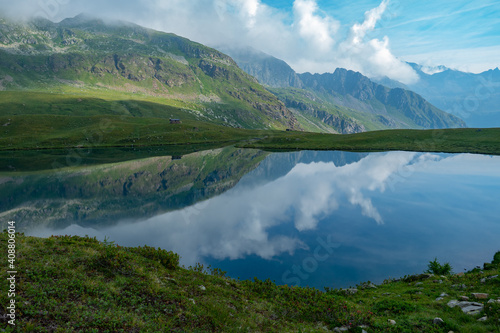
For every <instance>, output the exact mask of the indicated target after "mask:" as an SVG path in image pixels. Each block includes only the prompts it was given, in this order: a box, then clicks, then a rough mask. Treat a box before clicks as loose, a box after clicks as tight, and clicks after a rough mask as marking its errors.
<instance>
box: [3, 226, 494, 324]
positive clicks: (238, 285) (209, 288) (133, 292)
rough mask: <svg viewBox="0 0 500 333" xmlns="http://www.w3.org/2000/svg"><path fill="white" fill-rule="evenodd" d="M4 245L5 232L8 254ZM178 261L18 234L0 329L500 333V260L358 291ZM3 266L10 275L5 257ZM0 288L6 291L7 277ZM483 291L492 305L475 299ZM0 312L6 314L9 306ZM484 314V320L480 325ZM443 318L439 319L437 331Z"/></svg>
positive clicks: (151, 252)
mask: <svg viewBox="0 0 500 333" xmlns="http://www.w3.org/2000/svg"><path fill="white" fill-rule="evenodd" d="M7 240H8V234H7V233H6V232H3V233H1V234H0V244H1V248H2V250H3V251H4V252H6V251H7V246H6V245H7ZM178 260H179V257H178V256H177V255H176V254H174V253H172V252H167V251H165V250H160V249H154V248H150V247H147V246H144V247H137V248H124V247H120V246H116V245H114V244H111V243H109V242H105V243H101V242H99V241H97V240H96V239H91V238H80V237H70V236H58V237H50V238H48V239H40V238H34V237H26V236H24V235H21V234H16V261H15V267H16V269H17V271H18V273H17V275H16V286H15V289H16V297H15V301H16V303H15V304H16V318H15V319H16V322H15V323H16V327H15V329H14V328H13V327H12V326H10V325H8V324H7V322H6V321H5V320H3V321H2V323H0V325H1V326H0V327H2V328H3V329H5V331H6V332H14V331H15V332H139V331H140V332H166V331H198V332H234V331H241V330H243V331H253V332H331V331H332V330H334V329H336V328H342V330H344V331H346V330H348V329H349V332H362V329H364V330H365V331H366V332H449V331H454V332H498V330H499V327H500V323H499V320H500V303H498V302H496V300H497V299H498V298H499V297H500V279H499V278H498V274H499V273H500V266H499V264H500V253H497V254H496V255H495V258H494V261H493V263H492V264H489V265H485V268H487V270H484V271H481V272H480V271H479V269H476V270H474V271H471V272H467V273H466V274H465V275H463V276H457V275H450V276H435V275H420V276H407V277H405V278H403V279H400V280H386V281H385V283H384V284H382V285H379V286H374V285H371V284H370V283H363V284H360V285H359V286H357V290H356V291H355V290H348V291H346V290H325V291H319V290H316V289H311V288H299V287H293V288H291V287H288V286H277V285H275V284H274V283H273V282H272V281H269V280H266V281H260V280H255V281H238V280H234V279H230V278H227V277H225V272H222V271H220V270H218V269H212V268H208V270H207V269H203V266H201V265H197V266H195V267H190V268H184V267H179V266H178ZM1 267H2V269H3V271H7V261H6V260H4V261H2V264H1ZM482 279H484V280H482ZM482 281H483V282H482ZM0 289H1V290H8V289H9V288H8V281H7V279H2V280H1V282H0ZM476 292H481V293H487V294H488V295H487V298H485V299H475V298H474V297H473V293H476ZM443 293H445V294H446V296H442V299H440V300H439V299H437V298H438V297H439V296H440V295H442V294H443ZM461 296H466V297H469V298H470V299H471V300H473V301H475V302H479V303H481V304H483V305H484V309H483V310H482V311H481V312H480V313H479V314H477V315H468V314H464V313H463V312H462V311H461V309H460V308H458V307H455V308H450V307H449V306H447V303H448V302H449V301H450V300H453V299H459V298H460V297H461ZM490 299H491V300H493V301H489V300H490ZM8 301H9V299H8V296H7V293H6V292H2V293H0V302H1V304H8ZM1 311H2V315H5V312H4V311H5V309H4V307H2V309H1ZM483 316H487V319H486V320H485V321H478V319H479V318H481V317H483ZM437 317H439V318H441V319H442V322H441V323H436V324H435V323H434V319H435V318H437ZM391 320H392V321H393V322H390V321H391ZM360 326H361V327H363V328H361V327H360Z"/></svg>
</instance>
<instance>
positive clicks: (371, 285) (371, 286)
mask: <svg viewBox="0 0 500 333" xmlns="http://www.w3.org/2000/svg"><path fill="white" fill-rule="evenodd" d="M367 288H371V289H377V286H376V285H374V284H373V283H370V284H369V285H368V286H367Z"/></svg>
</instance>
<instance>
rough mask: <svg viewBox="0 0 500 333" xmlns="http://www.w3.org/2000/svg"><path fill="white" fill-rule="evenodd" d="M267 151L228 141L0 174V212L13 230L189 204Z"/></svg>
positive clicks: (219, 189)
mask: <svg viewBox="0 0 500 333" xmlns="http://www.w3.org/2000/svg"><path fill="white" fill-rule="evenodd" d="M266 155H267V154H266V153H264V152H261V151H256V150H242V149H235V148H232V147H228V148H223V149H217V150H210V151H205V152H199V153H193V154H190V155H186V156H184V157H182V159H180V160H176V159H172V158H171V157H154V158H148V159H143V160H135V161H129V162H122V163H116V164H107V165H100V166H93V167H86V168H81V169H78V170H74V169H73V170H63V171H59V172H41V173H30V174H15V175H11V174H9V175H7V176H4V177H1V178H0V202H1V203H0V216H1V217H2V219H4V220H14V221H16V222H17V226H18V227H19V229H20V230H19V231H22V230H25V229H27V228H31V227H34V226H49V227H50V226H52V227H56V226H58V227H63V226H66V225H70V224H73V223H77V224H80V225H92V226H93V227H96V226H101V227H102V226H104V225H109V224H113V223H116V222H117V221H118V220H120V219H125V218H127V219H128V218H130V219H135V218H146V217H150V216H154V215H158V214H161V213H164V212H167V211H170V210H174V209H179V208H182V207H186V206H189V205H192V204H194V203H196V202H198V201H201V200H204V199H207V198H210V197H212V196H215V195H218V194H220V193H223V192H225V191H227V190H228V189H230V188H232V187H233V186H234V185H235V184H236V183H237V182H238V181H239V180H240V178H241V177H242V176H243V175H244V174H246V173H248V172H249V171H250V170H252V169H253V168H255V167H256V166H257V165H258V164H259V162H261V161H262V160H263V159H264V158H265V156H266Z"/></svg>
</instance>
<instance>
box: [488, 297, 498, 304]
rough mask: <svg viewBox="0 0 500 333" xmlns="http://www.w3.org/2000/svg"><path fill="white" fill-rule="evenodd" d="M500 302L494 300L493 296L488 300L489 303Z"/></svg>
mask: <svg viewBox="0 0 500 333" xmlns="http://www.w3.org/2000/svg"><path fill="white" fill-rule="evenodd" d="M492 303H500V300H494V299H493V298H492V299H490V300H489V301H488V304H492Z"/></svg>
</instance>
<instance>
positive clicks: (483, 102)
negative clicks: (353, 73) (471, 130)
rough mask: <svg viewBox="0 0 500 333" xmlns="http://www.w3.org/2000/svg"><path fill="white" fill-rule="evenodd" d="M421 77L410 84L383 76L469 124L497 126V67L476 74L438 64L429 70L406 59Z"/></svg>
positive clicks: (499, 110)
mask: <svg viewBox="0 0 500 333" xmlns="http://www.w3.org/2000/svg"><path fill="white" fill-rule="evenodd" d="M409 65H410V66H412V67H413V69H414V70H415V71H416V72H417V74H418V76H419V77H420V79H419V80H418V81H417V82H416V83H413V84H411V85H407V86H405V85H403V84H402V83H400V82H397V81H393V80H390V79H388V78H384V79H382V80H379V81H378V82H379V83H381V84H384V85H386V86H389V87H393V88H394V87H400V88H401V87H403V88H405V89H411V90H413V91H415V92H417V93H419V94H421V95H422V96H424V97H425V98H426V99H427V100H428V101H429V102H431V103H432V104H434V105H436V106H437V107H439V108H441V109H442V110H445V111H446V112H448V113H451V114H454V115H456V116H458V117H460V118H462V119H464V120H465V121H466V122H467V124H468V125H469V126H471V127H500V70H499V69H498V68H495V69H491V70H488V71H485V72H482V73H479V74H474V73H465V72H461V71H458V70H453V69H450V68H447V67H444V66H439V67H438V68H435V69H433V70H432V71H431V72H429V71H428V70H426V69H425V68H424V67H423V66H421V65H418V64H415V63H409Z"/></svg>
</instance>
